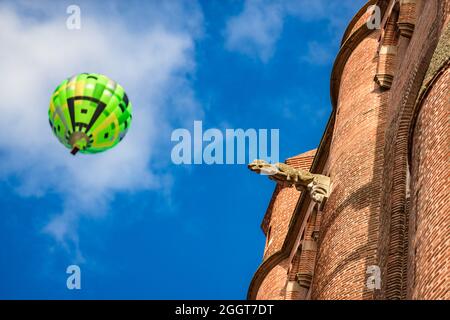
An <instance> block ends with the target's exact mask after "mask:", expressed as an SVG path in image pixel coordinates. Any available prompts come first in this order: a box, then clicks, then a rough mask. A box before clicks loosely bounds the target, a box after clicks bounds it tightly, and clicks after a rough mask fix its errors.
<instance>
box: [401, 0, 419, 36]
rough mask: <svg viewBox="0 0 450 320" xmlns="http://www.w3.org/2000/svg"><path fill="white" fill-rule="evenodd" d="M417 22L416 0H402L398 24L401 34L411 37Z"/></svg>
mask: <svg viewBox="0 0 450 320" xmlns="http://www.w3.org/2000/svg"><path fill="white" fill-rule="evenodd" d="M415 22H416V0H401V1H400V15H399V18H398V22H397V26H398V28H399V29H400V34H401V35H402V36H404V37H406V38H411V36H412V34H413V32H414V28H415Z"/></svg>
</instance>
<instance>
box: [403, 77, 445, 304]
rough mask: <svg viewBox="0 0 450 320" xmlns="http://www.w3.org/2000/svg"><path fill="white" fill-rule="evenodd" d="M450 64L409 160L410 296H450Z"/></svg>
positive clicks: (425, 110)
mask: <svg viewBox="0 0 450 320" xmlns="http://www.w3.org/2000/svg"><path fill="white" fill-rule="evenodd" d="M449 111H450V68H447V70H446V71H445V73H444V74H443V75H441V76H440V78H439V79H438V80H437V82H436V83H435V84H434V86H433V88H432V89H431V91H430V92H429V94H428V96H427V98H426V99H425V101H424V103H423V106H422V108H421V111H420V114H419V116H418V118H417V122H416V127H415V130H414V138H413V148H412V161H411V185H412V188H411V209H412V212H411V220H412V224H411V229H410V234H411V239H412V241H411V243H410V254H411V255H412V259H411V266H410V267H411V268H412V269H413V272H412V273H411V275H412V277H411V279H409V282H410V288H409V291H408V298H412V299H450V237H449V235H450V188H449V183H448V182H449V178H450V175H449V164H450V158H449V156H450V154H449V151H450V149H449V147H450V130H449V116H450V112H449Z"/></svg>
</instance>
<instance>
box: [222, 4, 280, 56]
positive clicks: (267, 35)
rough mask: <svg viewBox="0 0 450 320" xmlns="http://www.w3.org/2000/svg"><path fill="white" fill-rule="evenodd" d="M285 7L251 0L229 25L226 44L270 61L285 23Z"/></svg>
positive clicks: (236, 49) (238, 50)
mask: <svg viewBox="0 0 450 320" xmlns="http://www.w3.org/2000/svg"><path fill="white" fill-rule="evenodd" d="M283 15H284V10H283V7H282V6H281V5H280V3H278V2H273V3H272V2H270V1H263V0H249V1H246V2H245V6H244V9H243V11H242V12H241V13H240V14H239V15H238V16H235V17H232V18H231V19H230V20H229V21H228V23H227V27H226V47H227V48H228V49H229V50H231V51H237V52H241V53H244V54H247V55H249V56H255V57H258V58H259V59H261V60H262V61H264V62H265V61H267V60H268V59H269V58H270V57H271V56H272V54H273V51H274V44H275V42H276V40H277V39H278V37H279V35H280V33H281V30H282V27H283Z"/></svg>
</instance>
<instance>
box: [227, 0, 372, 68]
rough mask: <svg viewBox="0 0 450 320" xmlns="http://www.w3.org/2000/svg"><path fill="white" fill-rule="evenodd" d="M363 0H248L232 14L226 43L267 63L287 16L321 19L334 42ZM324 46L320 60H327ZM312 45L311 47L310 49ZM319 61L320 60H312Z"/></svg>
mask: <svg viewBox="0 0 450 320" xmlns="http://www.w3.org/2000/svg"><path fill="white" fill-rule="evenodd" d="M363 2H364V1H362V0H361V1H359V0H358V1H354V0H340V1H337V0H335V1H333V0H331V1H330V0H246V1H245V4H244V7H243V9H242V11H241V12H240V13H239V14H238V15H236V16H233V17H231V18H230V19H229V20H228V22H227V25H226V28H225V45H226V48H227V49H228V50H230V51H235V52H239V53H242V54H245V55H248V56H250V57H253V58H257V59H260V60H261V61H262V62H267V61H268V60H270V58H271V57H272V56H273V54H274V52H275V49H276V43H277V40H278V39H279V37H280V35H281V33H282V30H283V25H284V20H285V18H286V17H288V16H290V17H294V18H297V19H300V20H301V21H304V22H312V21H322V22H323V24H324V29H326V30H327V31H328V33H329V35H330V37H331V38H332V39H333V41H334V42H338V41H339V38H340V36H341V35H342V34H341V32H342V30H343V29H344V27H345V25H346V24H347V23H348V16H349V15H351V14H353V13H356V11H357V10H358V8H359V7H361V5H362V3H363ZM310 45H311V46H315V47H317V46H321V50H320V54H321V57H320V59H319V60H324V59H325V57H324V54H325V52H324V50H327V49H329V45H327V44H326V43H324V44H321V43H318V42H315V43H312V44H310ZM311 46H310V48H311ZM313 62H319V61H313Z"/></svg>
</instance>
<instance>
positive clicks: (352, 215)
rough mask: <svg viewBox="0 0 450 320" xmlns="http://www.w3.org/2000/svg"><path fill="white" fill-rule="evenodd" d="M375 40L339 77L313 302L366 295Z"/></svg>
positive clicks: (373, 206) (374, 223) (374, 199)
mask: <svg viewBox="0 0 450 320" xmlns="http://www.w3.org/2000/svg"><path fill="white" fill-rule="evenodd" d="M378 37H379V31H376V32H373V33H372V34H371V35H370V36H369V37H367V38H366V39H364V40H363V41H362V42H361V43H360V44H359V45H358V46H357V48H356V49H355V50H354V51H353V53H352V55H351V56H350V58H349V59H348V61H347V63H346V66H345V68H344V71H343V74H342V80H341V84H340V93H339V99H338V106H337V117H336V124H335V128H334V135H333V140H332V144H331V149H330V154H329V158H328V168H327V171H328V172H329V174H330V177H331V179H332V183H333V188H332V193H331V195H330V198H329V199H328V201H327V203H326V205H325V208H324V212H323V217H322V225H321V229H320V239H319V251H318V256H317V265H316V270H315V274H314V280H313V286H312V298H313V299H361V298H364V297H367V294H366V296H365V295H364V292H367V290H366V286H365V285H366V268H367V266H368V265H372V264H375V262H376V259H375V258H376V257H375V255H376V241H377V232H378V230H377V228H378V218H377V217H378V212H379V206H380V184H381V181H380V177H381V164H382V159H381V160H380V158H379V157H380V154H382V152H381V151H382V149H383V145H382V141H381V140H382V134H379V130H380V128H382V127H383V120H382V119H380V118H382V117H383V115H384V110H383V108H382V107H381V98H382V95H383V94H382V93H380V90H379V88H378V86H377V85H376V83H375V82H374V75H375V73H376V66H377V59H376V52H377V47H378Z"/></svg>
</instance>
